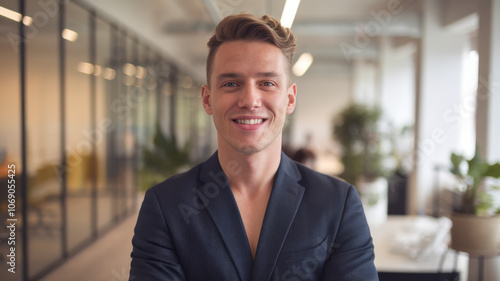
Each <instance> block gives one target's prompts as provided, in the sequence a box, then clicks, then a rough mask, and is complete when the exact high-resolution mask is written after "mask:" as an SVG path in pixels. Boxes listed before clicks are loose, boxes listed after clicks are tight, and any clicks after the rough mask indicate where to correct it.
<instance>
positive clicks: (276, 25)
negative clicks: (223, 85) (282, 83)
mask: <svg viewBox="0 0 500 281" xmlns="http://www.w3.org/2000/svg"><path fill="white" fill-rule="evenodd" d="M237 40H243V41H260V42H268V43H271V44H273V45H275V46H276V47H278V48H279V49H280V50H281V52H282V53H283V55H284V56H285V58H286V62H287V69H286V71H287V74H288V78H289V80H290V77H291V68H292V60H293V55H294V53H295V48H296V44H295V36H294V35H293V33H292V32H291V31H290V29H289V28H286V27H283V26H282V25H281V24H280V22H279V21H278V20H276V19H274V18H272V17H271V16H269V15H264V16H262V17H261V18H257V17H256V16H254V15H250V14H245V13H242V14H238V15H231V16H227V17H226V18H224V19H223V20H222V21H221V22H220V23H219V24H218V25H217V27H216V28H215V34H214V35H213V36H212V37H211V38H210V40H208V43H207V46H208V48H209V51H208V57H207V70H206V72H207V84H208V85H209V86H210V75H211V73H212V64H213V61H214V57H215V53H216V52H217V50H218V49H219V46H220V45H222V43H224V42H228V41H237Z"/></svg>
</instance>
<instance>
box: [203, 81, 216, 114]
mask: <svg viewBox="0 0 500 281" xmlns="http://www.w3.org/2000/svg"><path fill="white" fill-rule="evenodd" d="M201 100H202V103H203V108H204V109H205V112H206V113H207V114H208V115H212V113H213V112H212V103H211V100H210V89H209V88H208V85H207V84H205V85H203V87H201Z"/></svg>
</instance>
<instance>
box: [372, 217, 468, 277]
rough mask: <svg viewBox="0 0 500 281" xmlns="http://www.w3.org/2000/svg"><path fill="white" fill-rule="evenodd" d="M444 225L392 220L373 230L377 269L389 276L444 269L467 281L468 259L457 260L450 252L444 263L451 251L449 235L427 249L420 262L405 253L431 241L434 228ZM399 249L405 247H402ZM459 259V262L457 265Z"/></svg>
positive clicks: (433, 220)
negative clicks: (416, 242)
mask: <svg viewBox="0 0 500 281" xmlns="http://www.w3.org/2000/svg"><path fill="white" fill-rule="evenodd" d="M442 225H443V221H440V220H439V219H436V218H433V217H427V216H388V218H387V221H385V222H384V223H382V224H380V225H378V226H373V227H372V229H371V232H372V237H373V243H374V246H375V266H376V268H377V270H378V271H386V272H438V271H439V270H440V269H441V271H442V272H451V271H453V269H455V270H457V271H459V272H460V280H466V277H467V268H468V257H467V255H463V254H459V255H458V256H456V252H454V251H451V250H450V251H449V252H448V254H447V255H446V256H445V257H444V259H442V258H443V254H445V252H446V250H447V243H448V239H449V232H448V231H445V232H443V233H444V234H443V235H442V239H438V240H441V241H434V242H436V243H434V244H433V246H432V247H429V248H427V250H428V251H427V252H426V253H423V254H422V255H421V256H420V257H419V258H412V257H410V255H409V253H408V251H405V252H403V251H402V249H405V248H412V247H410V246H409V245H412V243H413V242H415V241H430V240H429V237H431V236H430V234H431V233H432V229H433V227H439V226H442ZM434 229H435V228H434ZM418 234H420V235H418ZM425 235H427V236H425ZM422 237H426V238H422ZM419 239H420V240H419ZM424 239H427V240H424ZM402 242H404V243H402ZM424 244H426V243H424ZM396 245H400V246H401V245H402V247H397V246H396ZM426 245H427V244H426ZM413 248H415V247H413ZM455 258H457V262H456V264H455ZM441 263H442V267H441ZM455 266H456V267H455Z"/></svg>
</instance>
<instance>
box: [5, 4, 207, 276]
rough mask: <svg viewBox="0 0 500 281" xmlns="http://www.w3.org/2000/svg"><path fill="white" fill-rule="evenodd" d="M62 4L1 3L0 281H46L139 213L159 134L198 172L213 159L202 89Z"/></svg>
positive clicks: (108, 26) (119, 32)
mask: <svg viewBox="0 0 500 281" xmlns="http://www.w3.org/2000/svg"><path fill="white" fill-rule="evenodd" d="M60 2H63V3H59V1H53V2H50V1H48V2H43V1H27V0H23V1H16V0H0V8H1V9H2V11H4V12H2V14H1V15H0V26H1V28H0V32H1V34H0V35H1V36H0V61H1V62H2V63H1V64H0V72H1V74H2V75H0V77H1V78H0V79H1V85H2V90H1V91H0V96H1V103H0V116H1V117H2V122H1V124H0V179H1V183H2V189H1V190H2V192H4V190H5V194H2V195H1V196H0V219H1V222H2V227H1V228H0V242H1V243H0V254H1V256H0V261H2V262H1V263H0V272H1V273H0V279H1V280H16V281H17V280H38V279H40V278H41V277H42V276H44V275H46V274H47V273H48V272H50V271H51V270H53V269H54V268H56V267H57V266H59V265H60V264H61V263H63V262H64V261H65V260H66V259H68V258H69V257H70V256H72V255H74V254H75V253H77V252H79V251H80V250H81V249H83V248H85V247H86V246H88V245H89V244H90V243H91V242H93V241H95V239H97V238H98V237H100V236H101V235H103V234H104V233H106V231H108V230H109V229H111V228H113V227H114V226H115V225H116V224H117V223H119V222H120V221H121V220H123V219H124V218H127V217H128V216H129V215H131V214H134V213H135V212H136V211H137V209H138V205H139V202H140V201H139V200H140V198H138V197H139V196H138V194H140V191H139V180H140V171H141V169H143V150H144V149H150V150H151V149H155V144H154V141H153V139H154V136H155V135H156V134H157V129H158V128H159V129H160V130H161V132H162V133H163V134H164V135H166V136H176V138H177V140H178V145H179V148H182V147H184V146H185V145H186V144H191V145H190V146H189V148H190V155H189V159H190V164H194V163H195V162H198V161H200V160H201V159H202V158H204V157H207V156H208V155H209V154H210V153H212V152H213V151H212V150H211V149H210V148H209V147H207V145H209V144H210V143H211V138H212V137H211V135H213V133H212V132H211V130H212V126H211V125H210V124H211V123H210V118H209V117H208V116H207V115H206V114H203V108H202V106H201V101H200V100H199V93H200V88H199V87H200V84H199V83H197V82H196V81H195V79H193V78H191V77H190V76H189V75H187V74H185V73H183V72H181V71H179V70H178V69H177V67H176V66H175V65H174V64H173V63H171V62H169V61H168V60H166V59H165V58H163V57H162V56H161V55H160V53H159V52H157V51H156V50H155V49H154V48H153V47H152V46H149V45H148V44H145V43H144V42H143V41H142V40H141V39H140V38H139V37H137V36H136V35H135V34H132V33H130V32H129V31H127V30H126V29H124V28H123V27H121V26H119V25H118V24H116V23H114V22H111V21H108V20H107V19H106V18H103V17H102V16H100V15H99V14H97V13H96V12H95V11H93V10H92V9H90V8H88V7H86V6H84V5H82V4H80V3H79V2H72V1H60ZM5 11H7V14H8V15H10V16H5V15H4V14H5ZM181 73H182V74H181ZM167 158H168V156H167ZM9 167H15V190H14V191H15V193H14V195H15V196H16V204H15V210H16V212H15V216H13V217H12V218H9V217H8V214H9V210H10V207H12V206H11V205H9V202H8V201H7V196H4V195H7V189H6V188H3V187H4V186H7V184H8V180H9V170H12V169H11V168H9ZM11 172H12V171H11ZM14 191H13V192H14ZM13 219H16V220H15V223H16V229H15V232H14V233H15V237H16V248H15V254H16V258H15V262H16V264H15V267H16V269H15V271H16V273H15V274H7V272H8V268H9V264H8V263H7V262H6V261H7V259H8V258H9V257H8V256H7V254H8V253H9V249H8V248H7V247H8V245H7V244H6V243H4V242H6V241H7V238H8V237H9V235H11V234H10V233H9V229H8V228H7V227H6V226H7V225H8V223H10V222H11V221H14V220H13Z"/></svg>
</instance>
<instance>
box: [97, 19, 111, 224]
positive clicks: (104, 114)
mask: <svg viewBox="0 0 500 281" xmlns="http://www.w3.org/2000/svg"><path fill="white" fill-rule="evenodd" d="M96 32H97V34H96V45H97V46H96V50H97V52H96V61H97V63H96V64H97V66H96V68H97V69H99V70H98V73H96V72H94V75H96V103H97V104H96V123H97V125H96V126H97V127H96V128H97V130H96V140H97V141H96V149H97V169H96V170H97V212H98V215H97V227H98V230H99V231H103V230H104V229H105V227H107V226H109V225H110V224H111V222H112V219H113V204H114V203H116V202H114V201H113V200H112V199H113V194H112V186H113V181H112V178H113V177H112V176H110V174H111V173H112V172H111V170H110V169H108V167H109V166H110V165H108V164H107V163H108V161H110V159H112V158H111V157H108V151H109V150H108V149H107V143H108V142H109V140H110V138H109V136H110V134H112V133H113V130H114V128H115V126H116V124H115V123H114V122H113V121H112V119H111V118H112V116H111V114H110V112H111V110H110V108H111V106H109V105H110V104H111V93H112V89H113V83H114V82H113V81H114V80H115V79H116V71H115V70H114V69H113V65H112V61H111V60H112V58H111V54H112V52H111V27H110V26H109V24H108V23H106V22H104V21H102V20H97V22H96ZM108 176H109V177H108ZM108 179H109V180H108Z"/></svg>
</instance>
